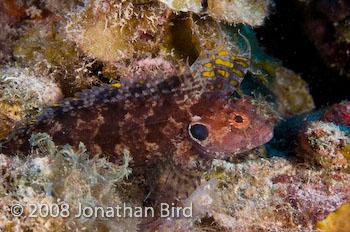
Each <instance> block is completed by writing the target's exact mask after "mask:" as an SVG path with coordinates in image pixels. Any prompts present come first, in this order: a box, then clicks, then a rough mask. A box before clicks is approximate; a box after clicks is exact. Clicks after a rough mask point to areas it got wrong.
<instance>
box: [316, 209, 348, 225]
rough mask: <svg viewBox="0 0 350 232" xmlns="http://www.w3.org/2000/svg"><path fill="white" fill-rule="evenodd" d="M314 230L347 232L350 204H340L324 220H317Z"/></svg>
mask: <svg viewBox="0 0 350 232" xmlns="http://www.w3.org/2000/svg"><path fill="white" fill-rule="evenodd" d="M314 230H316V231H327V232H349V231H350V204H342V206H340V208H339V209H337V210H336V211H334V212H331V213H330V214H329V215H328V216H327V217H326V218H325V219H324V220H322V221H319V222H317V223H316V225H315V227H314Z"/></svg>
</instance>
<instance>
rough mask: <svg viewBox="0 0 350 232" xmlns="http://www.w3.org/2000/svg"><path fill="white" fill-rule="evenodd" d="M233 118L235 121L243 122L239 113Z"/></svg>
mask: <svg viewBox="0 0 350 232" xmlns="http://www.w3.org/2000/svg"><path fill="white" fill-rule="evenodd" d="M234 120H235V122H236V123H242V122H243V118H242V116H240V115H236V116H235V119H234Z"/></svg>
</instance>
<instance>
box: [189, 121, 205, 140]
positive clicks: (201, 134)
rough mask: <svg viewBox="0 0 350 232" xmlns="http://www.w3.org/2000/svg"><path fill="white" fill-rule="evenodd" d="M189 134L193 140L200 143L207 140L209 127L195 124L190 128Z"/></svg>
mask: <svg viewBox="0 0 350 232" xmlns="http://www.w3.org/2000/svg"><path fill="white" fill-rule="evenodd" d="M189 132H190V134H191V136H192V137H193V138H195V139H198V140H200V141H203V140H205V139H206V138H208V135H209V133H208V129H207V127H206V126H204V125H202V124H194V125H192V126H190V128H189Z"/></svg>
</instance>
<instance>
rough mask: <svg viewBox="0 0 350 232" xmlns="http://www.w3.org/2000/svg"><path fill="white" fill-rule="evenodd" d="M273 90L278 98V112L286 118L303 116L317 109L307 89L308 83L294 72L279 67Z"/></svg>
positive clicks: (276, 70) (276, 71) (272, 86)
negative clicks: (297, 115)
mask: <svg viewBox="0 0 350 232" xmlns="http://www.w3.org/2000/svg"><path fill="white" fill-rule="evenodd" d="M274 76H275V77H276V78H275V80H274V82H273V83H272V85H271V87H270V88H271V90H272V92H273V93H274V94H275V97H276V105H277V110H278V112H279V113H280V114H281V115H282V116H284V117H286V116H292V115H296V114H302V113H305V112H308V111H310V110H312V109H313V108H315V104H314V102H313V99H312V97H311V95H310V93H309V91H308V89H307V84H306V82H305V81H304V80H303V79H301V77H300V76H299V75H297V74H295V73H294V72H293V71H291V70H289V69H287V68H284V67H278V68H276V69H275V75H274Z"/></svg>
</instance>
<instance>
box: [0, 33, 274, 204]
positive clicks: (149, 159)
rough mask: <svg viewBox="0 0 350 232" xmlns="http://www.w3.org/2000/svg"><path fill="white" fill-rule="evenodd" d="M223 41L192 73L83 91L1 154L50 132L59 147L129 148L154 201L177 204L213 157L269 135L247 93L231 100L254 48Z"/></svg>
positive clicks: (110, 153)
mask: <svg viewBox="0 0 350 232" xmlns="http://www.w3.org/2000/svg"><path fill="white" fill-rule="evenodd" d="M240 35H241V36H242V38H243V39H244V40H245V42H246V44H247V49H246V51H245V52H243V53H242V54H240V55H237V54H232V53H231V52H230V50H229V49H228V47H227V46H220V47H219V48H217V49H213V50H207V51H203V52H201V54H200V56H199V57H198V58H197V60H196V61H195V62H194V63H193V64H192V66H191V68H190V72H189V73H186V74H181V75H174V76H171V77H167V78H162V77H147V76H145V77H139V76H138V77H136V78H129V79H128V80H127V81H125V82H118V83H114V84H110V85H105V86H102V87H99V88H94V89H90V90H86V91H84V92H82V93H80V94H77V95H76V96H74V97H72V98H67V99H65V100H63V101H62V102H60V103H57V104H53V105H52V106H50V107H48V108H47V109H46V110H45V111H44V112H43V113H41V114H40V115H38V116H37V117H35V118H33V119H29V120H28V121H27V122H23V123H20V124H19V125H18V126H17V127H16V128H15V129H14V130H13V132H12V133H11V135H10V136H9V139H8V140H7V141H5V142H3V143H2V144H1V148H0V149H1V150H0V151H1V152H2V153H6V154H18V153H24V154H29V151H30V149H31V147H30V143H29V138H30V136H31V135H32V134H35V133H39V132H40V133H47V134H48V135H50V136H51V137H52V139H53V141H54V142H55V144H56V145H65V144H70V145H71V146H72V147H75V148H78V146H79V143H80V142H83V143H84V144H85V146H86V148H87V150H88V151H89V152H90V153H91V154H102V155H103V156H106V157H108V158H109V159H110V160H111V161H117V160H118V159H120V158H121V157H122V156H123V151H124V150H125V149H126V150H128V151H129V152H130V155H131V157H132V163H131V167H132V168H133V174H134V175H136V176H138V175H141V176H144V179H145V180H148V181H147V188H148V190H149V192H151V193H152V194H151V197H149V198H150V199H152V201H153V202H158V203H159V202H168V203H170V202H179V200H181V199H185V198H186V197H188V196H189V195H190V194H191V193H192V192H193V191H194V190H195V188H196V186H198V185H199V182H200V177H201V175H202V174H203V172H204V171H205V170H207V168H208V165H209V164H210V161H211V160H213V159H224V158H227V157H232V156H235V155H237V154H239V153H242V152H245V151H248V150H250V149H252V148H255V147H257V146H261V145H263V144H264V143H266V142H268V141H269V140H270V139H271V138H272V136H273V129H272V127H271V125H269V124H268V123H266V122H265V121H264V120H263V119H262V118H261V117H260V116H259V115H258V114H257V113H256V111H255V109H254V107H253V106H252V105H251V104H250V102H249V100H247V99H246V98H242V99H238V100H235V101H234V100H232V99H231V98H230V95H231V94H232V93H233V92H234V91H235V90H236V89H237V87H238V86H239V84H240V83H241V81H242V80H243V78H244V76H245V74H246V73H247V71H248V68H249V64H250V59H251V48H250V44H249V41H248V40H247V38H246V37H245V36H243V35H242V34H240Z"/></svg>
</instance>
